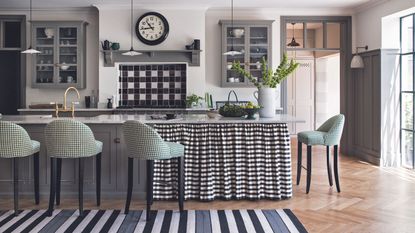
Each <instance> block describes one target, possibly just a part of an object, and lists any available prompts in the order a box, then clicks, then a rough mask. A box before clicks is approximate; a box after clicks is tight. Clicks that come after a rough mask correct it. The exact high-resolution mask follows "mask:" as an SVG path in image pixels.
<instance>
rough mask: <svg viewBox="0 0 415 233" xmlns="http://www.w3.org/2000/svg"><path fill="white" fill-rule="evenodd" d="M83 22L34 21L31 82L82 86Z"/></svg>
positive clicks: (40, 85) (38, 84)
mask: <svg viewBox="0 0 415 233" xmlns="http://www.w3.org/2000/svg"><path fill="white" fill-rule="evenodd" d="M85 26H86V23H85V22H45V21H42V22H40V21H35V22H33V34H34V35H33V40H34V41H33V46H34V47H35V48H36V49H37V50H39V51H40V52H41V53H39V54H36V55H34V59H33V63H34V64H33V69H34V70H33V74H34V75H33V79H32V86H33V87H35V88H67V87H70V86H73V87H77V88H85Z"/></svg>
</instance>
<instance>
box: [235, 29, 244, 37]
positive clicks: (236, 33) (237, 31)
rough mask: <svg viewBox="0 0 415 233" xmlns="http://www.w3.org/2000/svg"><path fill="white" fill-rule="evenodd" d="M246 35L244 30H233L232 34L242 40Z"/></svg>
mask: <svg viewBox="0 0 415 233" xmlns="http://www.w3.org/2000/svg"><path fill="white" fill-rule="evenodd" d="M244 33H245V30H244V29H233V32H232V34H233V36H234V37H236V38H241V37H242V36H243V35H244Z"/></svg>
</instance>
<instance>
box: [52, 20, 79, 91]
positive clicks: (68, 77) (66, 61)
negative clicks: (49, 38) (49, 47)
mask: <svg viewBox="0 0 415 233" xmlns="http://www.w3.org/2000/svg"><path fill="white" fill-rule="evenodd" d="M79 29H80V28H79V27H77V26H59V27H58V40H57V54H58V61H57V64H56V67H57V83H58V84H72V85H74V86H77V84H79V82H80V78H79V77H80V74H79V69H78V60H79V57H80V56H79V55H80V54H79V53H80V51H79V42H80V41H81V40H80V30H79Z"/></svg>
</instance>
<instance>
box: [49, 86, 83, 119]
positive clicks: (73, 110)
mask: <svg viewBox="0 0 415 233" xmlns="http://www.w3.org/2000/svg"><path fill="white" fill-rule="evenodd" d="M70 90H74V91H75V92H76V94H77V95H78V100H79V99H81V96H80V95H79V91H78V90H77V89H76V88H75V87H68V89H66V91H65V94H64V95H63V108H59V107H58V104H57V103H56V104H55V113H56V117H59V112H72V118H74V117H75V102H71V108H68V107H67V105H66V96H67V95H68V92H69V91H70Z"/></svg>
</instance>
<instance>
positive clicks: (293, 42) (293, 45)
mask: <svg viewBox="0 0 415 233" xmlns="http://www.w3.org/2000/svg"><path fill="white" fill-rule="evenodd" d="M291 24H292V25H293V38H292V39H291V42H290V43H288V44H287V46H290V47H298V46H300V44H299V43H298V42H297V41H295V28H294V25H295V23H291Z"/></svg>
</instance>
